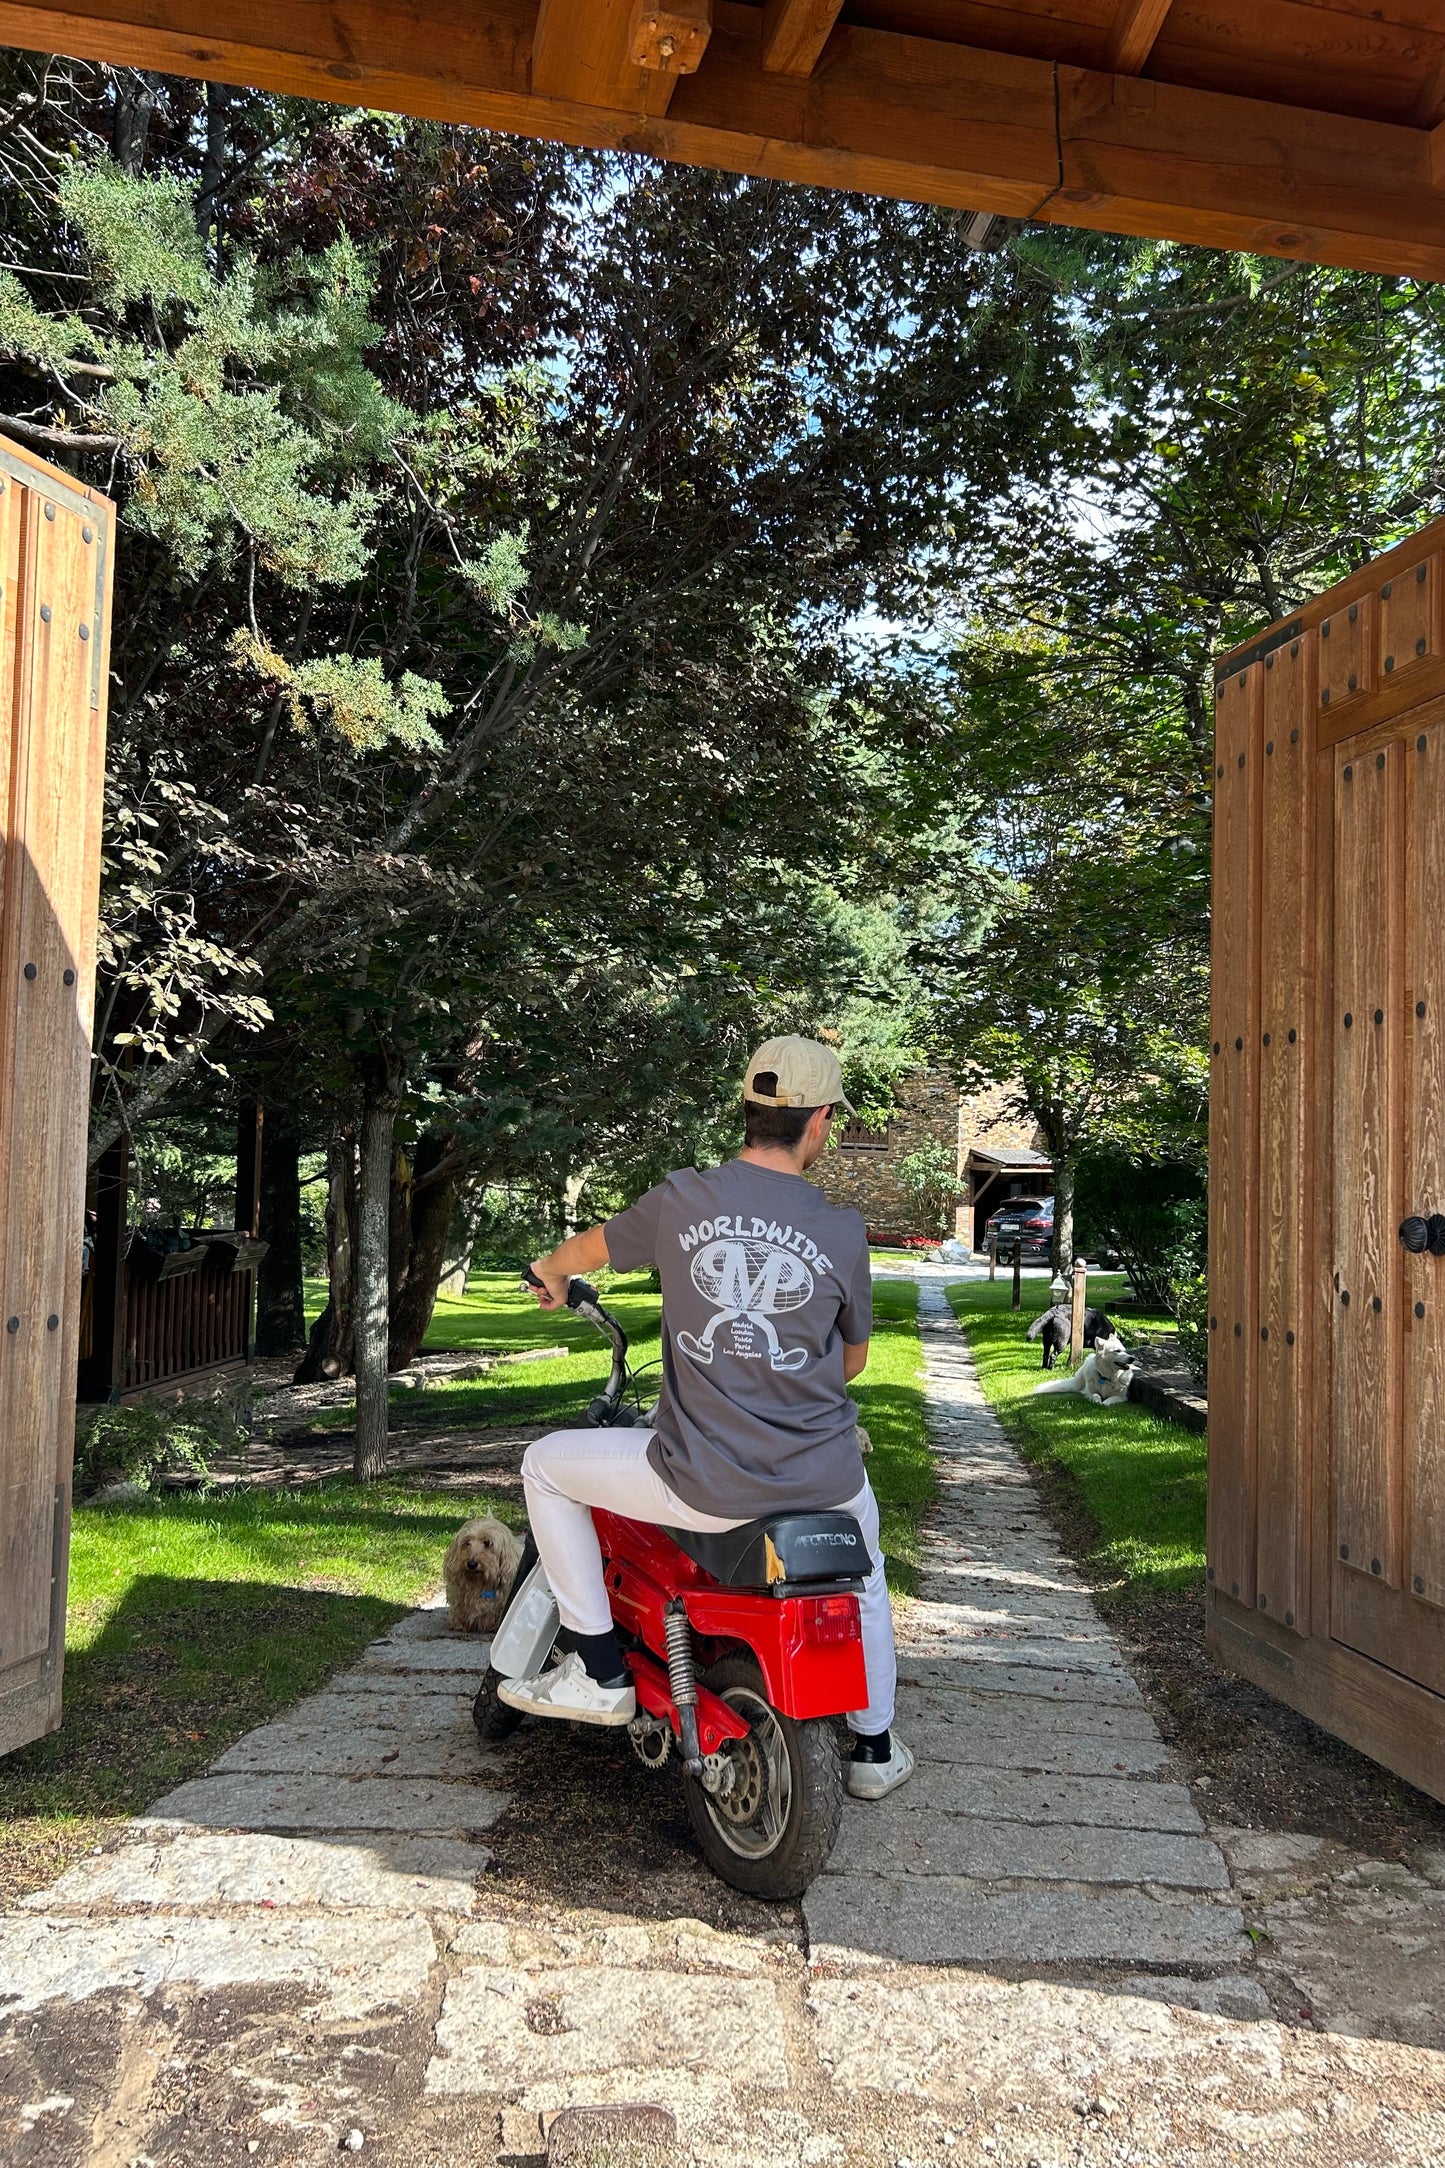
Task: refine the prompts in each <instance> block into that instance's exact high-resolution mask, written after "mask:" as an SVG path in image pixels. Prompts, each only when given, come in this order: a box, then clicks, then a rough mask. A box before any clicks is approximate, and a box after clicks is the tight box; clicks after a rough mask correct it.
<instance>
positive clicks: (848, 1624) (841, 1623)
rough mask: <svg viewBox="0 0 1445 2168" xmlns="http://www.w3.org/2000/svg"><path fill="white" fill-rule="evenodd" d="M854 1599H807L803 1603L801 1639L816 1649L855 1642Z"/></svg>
mask: <svg viewBox="0 0 1445 2168" xmlns="http://www.w3.org/2000/svg"><path fill="white" fill-rule="evenodd" d="M861 1632H862V1628H861V1626H860V1624H859V1620H858V1598H857V1597H856V1596H810V1597H807V1598H805V1599H804V1603H803V1639H804V1640H805V1641H811V1642H812V1644H813V1646H814V1648H816V1649H827V1648H833V1647H835V1646H836V1644H837V1643H838V1642H840V1641H856V1640H858V1638H859V1636H860V1634H861Z"/></svg>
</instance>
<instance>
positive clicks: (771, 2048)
mask: <svg viewBox="0 0 1445 2168" xmlns="http://www.w3.org/2000/svg"><path fill="white" fill-rule="evenodd" d="M782 2033H783V2019H782V2011H781V2008H780V2006H779V2002H778V1992H777V1988H776V1986H775V1985H774V1983H773V1982H772V1981H770V1980H736V1979H718V1978H712V1977H708V1976H707V1975H697V1976H693V1975H679V1974H677V1973H654V1972H635V1973H628V1972H624V1971H620V1970H614V1969H609V1970H600V1971H594V1970H591V1969H590V1968H589V1969H580V1970H579V1969H573V1968H558V1969H557V1970H555V1971H552V1972H529V1973H526V1974H518V1973H516V1972H514V1971H511V1970H510V1969H509V1970H500V1969H494V1968H491V1967H483V1966H478V1967H475V1968H472V1969H470V1970H468V1971H466V1972H462V1973H459V1974H457V1976H456V1977H455V1978H454V1979H453V1980H451V1981H450V1982H449V1983H448V1986H447V1991H446V1999H445V2001H444V2002H443V2004H442V2014H441V2019H440V2021H439V2023H438V2025H437V2028H436V2047H437V2052H436V2054H435V2055H434V2056H433V2058H432V2060H431V2062H430V2064H429V2065H428V2067H427V2073H426V2090H427V2091H428V2092H429V2093H498V2092H502V2093H506V2092H512V2091H516V2090H518V2089H521V2090H523V2091H525V2090H526V2089H528V2088H530V2087H533V2086H537V2085H541V2084H546V2083H548V2082H549V2081H553V2080H556V2079H571V2078H588V2077H591V2076H592V2075H594V2074H595V2073H600V2072H605V2071H615V2070H618V2069H626V2070H628V2071H629V2072H632V2073H635V2074H636V2076H637V2078H638V2080H639V2082H641V2083H644V2084H645V2083H646V2082H647V2081H648V2080H650V2079H651V2078H652V2077H653V2076H654V2074H656V2073H661V2072H667V2071H671V2070H680V2071H689V2070H697V2069H706V2068H709V2067H712V2068H713V2069H718V2068H719V2057H720V2056H721V2058H722V2060H721V2066H720V2067H721V2070H722V2071H724V2072H725V2073H726V2082H727V2083H728V2085H729V2086H740V2085H747V2086H768V2087H775V2088H782V2087H785V2086H786V2085H787V2083H788V2063H787V2057H786V2055H785V2053H784V2050H783V2041H782ZM649 2097H652V2096H650V2095H649Z"/></svg>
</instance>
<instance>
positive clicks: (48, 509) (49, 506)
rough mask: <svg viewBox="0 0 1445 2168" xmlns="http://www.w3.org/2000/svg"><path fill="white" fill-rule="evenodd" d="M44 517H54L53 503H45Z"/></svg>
mask: <svg viewBox="0 0 1445 2168" xmlns="http://www.w3.org/2000/svg"><path fill="white" fill-rule="evenodd" d="M45 517H46V518H47V519H54V517H55V506H54V505H53V504H47V505H46V507H45Z"/></svg>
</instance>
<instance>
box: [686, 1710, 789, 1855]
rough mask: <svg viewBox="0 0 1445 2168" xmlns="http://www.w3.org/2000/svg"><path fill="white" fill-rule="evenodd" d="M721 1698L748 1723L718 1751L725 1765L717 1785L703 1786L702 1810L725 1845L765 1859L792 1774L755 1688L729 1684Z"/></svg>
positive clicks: (784, 1819)
mask: <svg viewBox="0 0 1445 2168" xmlns="http://www.w3.org/2000/svg"><path fill="white" fill-rule="evenodd" d="M722 1698H723V1700H724V1701H725V1702H727V1704H728V1706H729V1707H730V1708H733V1709H736V1711H737V1713H738V1715H739V1716H740V1717H742V1718H743V1720H744V1721H745V1722H746V1723H747V1724H748V1725H750V1726H751V1729H750V1730H749V1731H748V1733H747V1735H746V1737H745V1738H742V1739H729V1741H728V1742H727V1745H726V1746H725V1747H724V1749H723V1751H722V1754H720V1755H719V1756H718V1759H719V1761H721V1762H723V1763H724V1765H725V1766H724V1768H723V1770H722V1771H721V1772H720V1775H721V1779H722V1781H721V1782H720V1783H719V1784H718V1786H717V1789H716V1790H713V1789H712V1787H711V1786H708V1787H707V1788H706V1789H705V1790H704V1793H703V1797H704V1799H705V1800H706V1812H707V1814H708V1816H709V1818H710V1819H711V1820H712V1822H713V1824H714V1826H715V1827H716V1829H717V1831H718V1834H719V1835H720V1836H721V1837H722V1839H723V1842H724V1843H725V1844H726V1845H727V1846H728V1847H729V1848H730V1850H732V1851H734V1852H737V1853H738V1854H740V1856H741V1857H742V1858H744V1859H766V1858H767V1857H768V1854H769V1853H770V1852H773V1851H776V1849H777V1847H778V1845H779V1844H780V1843H781V1842H782V1839H783V1834H784V1832H785V1830H786V1828H787V1823H788V1810H789V1805H790V1803H791V1799H792V1788H793V1779H792V1769H791V1767H790V1765H789V1761H788V1749H787V1744H786V1742H785V1740H784V1738H783V1734H782V1728H781V1726H780V1725H779V1723H778V1719H777V1717H776V1715H775V1714H774V1712H773V1710H772V1709H771V1708H770V1707H769V1705H768V1703H767V1702H766V1701H765V1700H764V1699H763V1698H762V1696H761V1695H760V1694H755V1693H754V1692H753V1691H752V1690H751V1688H749V1687H745V1686H734V1687H729V1688H728V1689H727V1690H726V1691H725V1692H724V1694H723V1697H722ZM729 1779H730V1780H731V1781H729Z"/></svg>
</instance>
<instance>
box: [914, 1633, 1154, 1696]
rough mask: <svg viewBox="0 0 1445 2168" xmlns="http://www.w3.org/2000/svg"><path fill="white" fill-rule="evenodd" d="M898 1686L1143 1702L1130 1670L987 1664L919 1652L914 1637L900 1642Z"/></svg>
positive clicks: (979, 1693) (985, 1694)
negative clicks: (1100, 1671)
mask: <svg viewBox="0 0 1445 2168" xmlns="http://www.w3.org/2000/svg"><path fill="white" fill-rule="evenodd" d="M899 1687H925V1689H936V1691H940V1693H966V1695H979V1698H1003V1700H1010V1702H1014V1700H1031V1702H1042V1704H1046V1706H1055V1704H1066V1702H1075V1700H1083V1702H1090V1704H1094V1706H1101V1708H1140V1711H1142V1708H1144V1695H1142V1693H1140V1687H1137V1680H1133V1678H1129V1676H1114V1674H1109V1676H1107V1678H1101V1676H1098V1674H1096V1672H1094V1674H1088V1676H1085V1674H1079V1676H1075V1674H1072V1672H1055V1669H1040V1667H1038V1665H1018V1669H1014V1667H1010V1665H1007V1663H999V1665H984V1663H975V1661H973V1659H968V1661H964V1659H960V1656H940V1654H921V1652H919V1650H914V1646H912V1643H908V1641H903V1643H901V1646H899Z"/></svg>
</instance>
